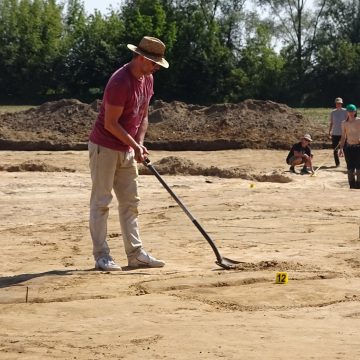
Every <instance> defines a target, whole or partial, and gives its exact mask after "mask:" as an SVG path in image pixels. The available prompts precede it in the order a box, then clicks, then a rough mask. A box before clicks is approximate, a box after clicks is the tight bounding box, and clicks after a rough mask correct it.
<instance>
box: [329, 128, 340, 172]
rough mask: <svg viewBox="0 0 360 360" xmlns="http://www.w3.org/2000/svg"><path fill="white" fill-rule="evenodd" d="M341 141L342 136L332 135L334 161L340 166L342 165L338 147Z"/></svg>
mask: <svg viewBox="0 0 360 360" xmlns="http://www.w3.org/2000/svg"><path fill="white" fill-rule="evenodd" d="M340 139H341V135H332V136H331V142H332V148H333V149H334V160H335V165H336V166H339V165H340V159H339V154H338V150H339V149H338V148H337V146H338V145H339V142H340Z"/></svg>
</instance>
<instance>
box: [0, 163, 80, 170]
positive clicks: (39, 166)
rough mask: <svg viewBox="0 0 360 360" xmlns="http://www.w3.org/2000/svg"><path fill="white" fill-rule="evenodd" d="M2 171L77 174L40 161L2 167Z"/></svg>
mask: <svg viewBox="0 0 360 360" xmlns="http://www.w3.org/2000/svg"><path fill="white" fill-rule="evenodd" d="M0 171H8V172H22V171H37V172H75V170H74V169H70V168H67V167H57V166H53V165H49V164H46V163H44V162H43V161H39V160H29V161H24V162H22V163H21V164H17V165H0Z"/></svg>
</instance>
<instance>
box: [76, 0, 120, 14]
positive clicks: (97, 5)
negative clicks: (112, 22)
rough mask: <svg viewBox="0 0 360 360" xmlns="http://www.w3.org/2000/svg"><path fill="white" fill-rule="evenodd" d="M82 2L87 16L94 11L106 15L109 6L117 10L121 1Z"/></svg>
mask: <svg viewBox="0 0 360 360" xmlns="http://www.w3.org/2000/svg"><path fill="white" fill-rule="evenodd" d="M82 2H83V3H84V7H85V11H86V12H87V13H88V14H92V13H93V12H94V10H95V9H97V10H100V11H101V13H102V14H107V12H108V8H109V7H110V5H112V7H113V8H114V9H118V8H119V6H120V3H121V0H112V1H111V0H82Z"/></svg>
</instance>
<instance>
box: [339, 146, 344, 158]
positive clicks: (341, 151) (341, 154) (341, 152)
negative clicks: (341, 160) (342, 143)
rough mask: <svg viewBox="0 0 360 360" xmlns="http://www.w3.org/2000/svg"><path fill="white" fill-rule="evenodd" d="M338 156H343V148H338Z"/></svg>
mask: <svg viewBox="0 0 360 360" xmlns="http://www.w3.org/2000/svg"><path fill="white" fill-rule="evenodd" d="M339 156H340V157H343V156H344V149H342V148H340V149H339Z"/></svg>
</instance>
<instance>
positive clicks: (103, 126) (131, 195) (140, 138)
mask: <svg viewBox="0 0 360 360" xmlns="http://www.w3.org/2000/svg"><path fill="white" fill-rule="evenodd" d="M127 47H128V48H129V49H130V50H131V51H133V53H134V54H133V58H132V60H131V61H130V62H129V63H127V64H125V65H124V66H122V67H121V68H120V69H118V70H117V71H115V73H114V74H112V76H111V77H110V79H109V81H108V83H107V85H106V88H105V91H104V95H103V100H102V104H101V108H100V112H99V115H98V118H97V120H96V123H95V125H94V127H93V129H92V132H91V134H90V141H89V158H90V171H91V179H92V190H91V198H90V221H89V224H90V233H91V239H92V243H93V255H94V259H95V268H97V269H100V270H105V271H111V270H121V267H120V266H119V265H118V264H116V263H115V261H114V259H113V258H112V257H111V256H110V249H109V246H108V243H107V241H106V236H107V219H108V214H109V204H110V202H111V200H112V190H114V192H115V195H116V197H117V200H118V211H119V220H120V226H121V233H122V237H123V242H124V248H125V252H126V255H127V258H128V266H129V267H134V268H136V267H142V266H145V267H162V266H164V265H165V262H164V261H162V260H158V259H156V258H154V257H153V256H151V255H150V254H148V253H147V252H146V251H145V250H144V249H143V246H142V241H141V239H140V234H139V224H138V203H139V200H140V199H139V195H138V183H137V179H138V169H137V162H138V163H141V162H142V161H144V159H145V158H146V155H147V154H148V150H147V149H146V147H145V146H144V137H145V133H146V130H147V127H148V106H149V102H150V99H151V97H152V95H153V73H154V72H155V71H157V70H159V69H160V66H162V67H164V68H168V67H169V64H168V62H167V61H166V60H165V58H164V53H165V44H164V43H163V42H162V41H160V40H159V39H157V38H154V37H148V36H145V37H143V38H142V40H141V41H140V43H139V46H135V45H131V44H128V45H127Z"/></svg>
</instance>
